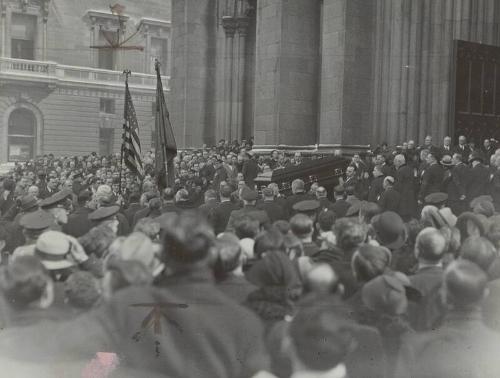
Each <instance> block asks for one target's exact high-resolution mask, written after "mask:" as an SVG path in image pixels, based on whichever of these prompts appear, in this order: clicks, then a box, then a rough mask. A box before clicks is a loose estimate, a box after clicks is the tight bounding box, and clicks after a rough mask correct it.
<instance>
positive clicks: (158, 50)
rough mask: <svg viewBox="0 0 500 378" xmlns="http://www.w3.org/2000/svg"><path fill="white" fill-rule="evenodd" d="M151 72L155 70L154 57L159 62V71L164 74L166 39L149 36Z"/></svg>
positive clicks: (166, 53)
mask: <svg viewBox="0 0 500 378" xmlns="http://www.w3.org/2000/svg"><path fill="white" fill-rule="evenodd" d="M150 55H151V73H154V72H155V59H158V61H159V62H160V63H161V72H162V74H163V75H166V72H167V64H168V62H167V60H168V40H167V39H166V38H155V37H151V54H150Z"/></svg>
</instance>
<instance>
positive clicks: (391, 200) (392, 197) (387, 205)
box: [378, 188, 401, 213]
mask: <svg viewBox="0 0 500 378" xmlns="http://www.w3.org/2000/svg"><path fill="white" fill-rule="evenodd" d="M400 201H401V195H400V194H399V192H398V191H396V190H395V189H394V188H389V189H386V190H384V191H383V192H382V194H380V199H379V200H378V205H379V206H380V208H381V209H382V211H394V212H396V213H397V212H399V204H400Z"/></svg>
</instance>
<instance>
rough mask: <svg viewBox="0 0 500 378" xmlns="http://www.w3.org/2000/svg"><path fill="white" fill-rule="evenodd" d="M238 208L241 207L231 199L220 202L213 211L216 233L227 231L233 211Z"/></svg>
mask: <svg viewBox="0 0 500 378" xmlns="http://www.w3.org/2000/svg"><path fill="white" fill-rule="evenodd" d="M237 209H239V206H238V205H237V204H235V203H234V202H231V201H226V202H222V203H219V204H218V205H217V206H216V207H215V208H214V210H213V211H212V217H211V222H212V225H213V227H214V232H215V234H216V235H217V234H220V233H221V232H224V231H225V229H226V227H227V223H228V221H229V217H230V216H231V213H232V211H233V210H237Z"/></svg>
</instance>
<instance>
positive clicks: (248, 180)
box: [241, 159, 259, 189]
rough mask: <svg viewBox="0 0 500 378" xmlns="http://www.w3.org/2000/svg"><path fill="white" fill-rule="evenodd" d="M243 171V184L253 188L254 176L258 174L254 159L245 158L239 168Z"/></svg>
mask: <svg viewBox="0 0 500 378" xmlns="http://www.w3.org/2000/svg"><path fill="white" fill-rule="evenodd" d="M241 172H242V173H243V178H244V179H245V184H246V185H247V186H248V187H249V188H250V189H254V188H255V181H254V180H255V178H256V177H257V175H258V174H259V166H258V165H257V162H256V161H255V160H254V159H249V160H246V161H245V162H244V163H243V168H242V170H241Z"/></svg>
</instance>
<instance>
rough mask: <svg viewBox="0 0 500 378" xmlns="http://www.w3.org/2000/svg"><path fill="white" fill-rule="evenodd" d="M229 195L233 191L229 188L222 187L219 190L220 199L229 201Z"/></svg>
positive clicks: (226, 186)
mask: <svg viewBox="0 0 500 378" xmlns="http://www.w3.org/2000/svg"><path fill="white" fill-rule="evenodd" d="M231 193H233V190H232V189H231V187H230V186H228V185H224V186H223V187H222V188H220V198H221V199H222V198H224V199H230V198H231Z"/></svg>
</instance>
